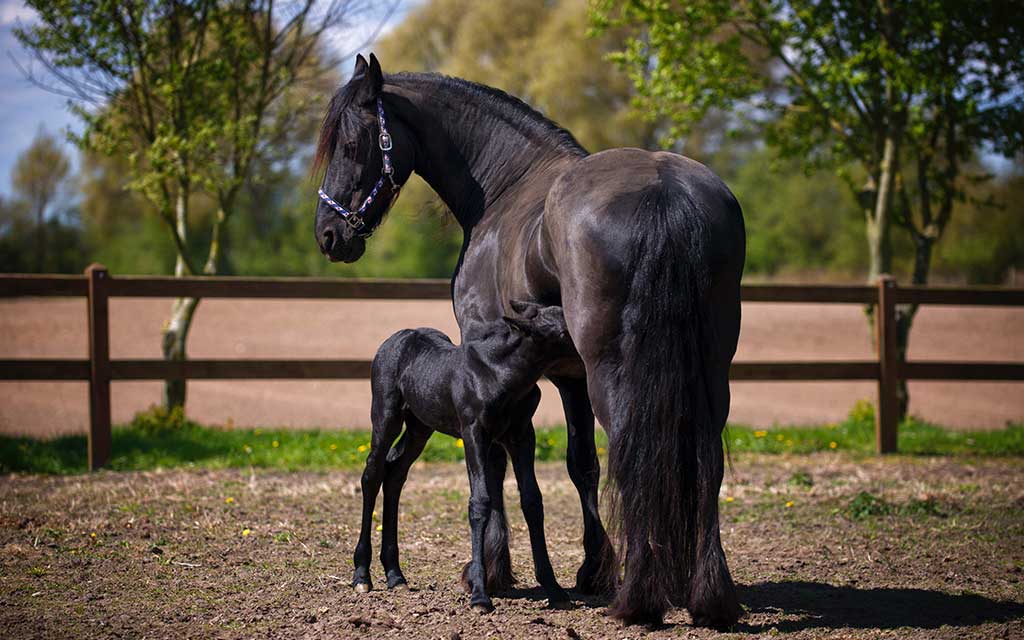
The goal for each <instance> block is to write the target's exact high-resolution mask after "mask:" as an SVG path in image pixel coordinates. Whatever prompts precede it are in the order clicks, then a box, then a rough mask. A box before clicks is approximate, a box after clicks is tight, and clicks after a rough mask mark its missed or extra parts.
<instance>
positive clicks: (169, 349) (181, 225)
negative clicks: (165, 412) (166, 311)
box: [162, 189, 199, 409]
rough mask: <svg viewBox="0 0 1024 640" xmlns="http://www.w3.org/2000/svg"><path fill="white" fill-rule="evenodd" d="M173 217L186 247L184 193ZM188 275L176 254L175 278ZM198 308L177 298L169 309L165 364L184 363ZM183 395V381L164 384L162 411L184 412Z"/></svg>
mask: <svg viewBox="0 0 1024 640" xmlns="http://www.w3.org/2000/svg"><path fill="white" fill-rule="evenodd" d="M174 214H175V229H176V231H177V233H178V235H179V236H180V237H181V240H182V243H185V242H187V240H188V195H187V194H186V192H185V190H184V189H179V191H178V197H177V202H176V204H175V211H174ZM187 273H188V270H187V268H186V266H185V257H184V256H183V255H181V253H180V252H179V254H178V258H177V260H176V261H175V263H174V276H175V277H177V278H180V277H182V276H184V275H186V274H187ZM198 306H199V299H198V298H178V299H176V300H175V301H174V303H173V304H172V305H171V317H170V318H169V319H168V320H167V323H166V324H165V325H164V330H163V336H162V338H163V340H162V351H163V355H164V360H172V361H183V360H185V359H187V357H188V356H187V354H186V351H185V346H186V343H187V340H188V332H189V330H190V329H191V328H192V318H193V317H194V316H195V312H196V307H198ZM186 393H187V383H186V381H185V380H165V381H164V407H166V408H167V409H175V408H178V407H182V408H184V406H185V396H186Z"/></svg>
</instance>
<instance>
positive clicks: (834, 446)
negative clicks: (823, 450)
mask: <svg viewBox="0 0 1024 640" xmlns="http://www.w3.org/2000/svg"><path fill="white" fill-rule="evenodd" d="M838 446H839V443H838V442H836V441H835V440H833V441H832V442H830V443H828V448H829V449H835V448H836V447H838Z"/></svg>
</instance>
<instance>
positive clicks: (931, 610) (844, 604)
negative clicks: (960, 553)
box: [736, 581, 1024, 633]
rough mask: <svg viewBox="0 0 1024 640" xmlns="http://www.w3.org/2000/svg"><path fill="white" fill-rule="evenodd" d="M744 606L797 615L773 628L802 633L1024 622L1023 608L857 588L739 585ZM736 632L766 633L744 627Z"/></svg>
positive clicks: (810, 584)
mask: <svg viewBox="0 0 1024 640" xmlns="http://www.w3.org/2000/svg"><path fill="white" fill-rule="evenodd" d="M739 590H740V601H741V602H743V603H744V604H745V605H746V606H747V608H748V610H749V611H750V612H751V613H767V614H776V615H777V614H779V613H781V614H784V615H786V616H799V619H796V620H782V621H779V622H778V623H775V624H772V625H771V626H773V627H777V628H778V629H779V631H800V630H802V629H816V628H831V629H844V628H852V629H898V628H902V627H917V628H921V629H937V628H939V627H942V626H946V625H948V626H951V627H966V626H973V625H978V624H982V623H986V622H1009V621H1011V620H1015V619H1019V618H1022V617H1024V604H1020V603H1017V602H1010V601H997V600H990V599H989V598H985V597H983V596H979V595H974V594H964V595H952V594H949V593H942V592H941V591H929V590H925V589H900V588H880V589H858V588H856V587H836V586H833V585H829V584H819V583H816V582H800V581H786V582H762V583H758V584H753V585H745V586H740V587H739ZM736 630H737V631H749V632H757V633H760V632H763V630H764V629H763V627H760V626H752V625H749V624H744V623H742V622H741V623H740V625H738V627H737V628H736Z"/></svg>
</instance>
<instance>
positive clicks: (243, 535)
mask: <svg viewBox="0 0 1024 640" xmlns="http://www.w3.org/2000/svg"><path fill="white" fill-rule="evenodd" d="M250 533H252V531H250V530H249V529H247V528H246V529H242V537H243V538H244V537H245V536H247V535H249V534H250Z"/></svg>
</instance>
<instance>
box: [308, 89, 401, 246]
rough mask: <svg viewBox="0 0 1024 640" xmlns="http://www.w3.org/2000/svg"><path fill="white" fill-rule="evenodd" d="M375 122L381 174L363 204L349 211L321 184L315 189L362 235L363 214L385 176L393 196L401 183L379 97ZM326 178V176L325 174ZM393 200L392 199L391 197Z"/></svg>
mask: <svg viewBox="0 0 1024 640" xmlns="http://www.w3.org/2000/svg"><path fill="white" fill-rule="evenodd" d="M377 122H378V123H379V124H380V135H379V136H378V137H377V146H379V147H380V150H381V157H382V164H383V167H382V168H381V176H380V178H379V179H378V180H377V184H375V185H373V189H371V190H370V195H368V196H366V200H364V201H363V204H361V205H359V208H358V209H356V210H355V211H349V210H348V209H346V208H345V207H344V206H342V205H340V204H338V203H337V202H335V201H334V200H333V199H332V198H331V197H330V196H329V195H327V193H326V192H324V188H323V186H322V185H321V187H320V189H318V190H317V194H318V195H319V196H320V199H321V200H323V201H324V202H325V203H326V204H327V206H329V207H330V208H332V209H334V210H335V211H337V212H338V215H340V216H341V217H342V219H343V220H345V222H347V223H348V224H349V226H351V227H352V228H353V229H355V231H356V233H357V234H358V235H361V236H363V237H366V236H369V235H370V234H369V233H363V229H364V228H365V226H366V225H365V224H364V223H363V214H364V213H366V209H367V208H368V207H369V206H370V204H371V203H372V202H373V200H374V198H376V197H377V192H378V191H380V188H381V187H382V186H384V179H385V178H387V179H388V181H389V182H390V183H391V191H392V193H393V194H394V198H397V197H398V191H399V190H400V189H401V188H402V187H401V185H399V184H398V183H396V182H395V178H394V173H395V167H394V165H393V164H391V154H390V153H388V152H389V151H391V149H392V140H391V134H390V133H388V127H387V121H386V120H385V119H384V103H383V102H382V101H381V99H380V97H379V96H378V97H377ZM325 179H326V176H325ZM392 202H394V199H392Z"/></svg>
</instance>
